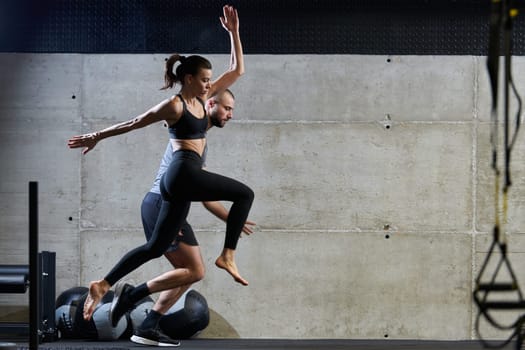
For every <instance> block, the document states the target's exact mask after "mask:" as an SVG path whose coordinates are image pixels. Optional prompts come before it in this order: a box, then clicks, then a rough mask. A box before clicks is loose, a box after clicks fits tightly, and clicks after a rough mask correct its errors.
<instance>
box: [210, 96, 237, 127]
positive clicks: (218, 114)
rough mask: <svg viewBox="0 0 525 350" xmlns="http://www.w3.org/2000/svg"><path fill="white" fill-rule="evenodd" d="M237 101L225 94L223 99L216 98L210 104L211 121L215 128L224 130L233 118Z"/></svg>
mask: <svg viewBox="0 0 525 350" xmlns="http://www.w3.org/2000/svg"><path fill="white" fill-rule="evenodd" d="M234 107H235V100H234V99H233V97H232V96H231V95H230V94H229V93H227V92H225V93H223V94H222V96H221V97H217V98H214V99H213V100H212V101H211V103H210V120H211V124H212V125H213V126H216V127H219V128H222V127H224V125H226V122H228V120H230V119H231V118H232V117H233V109H234Z"/></svg>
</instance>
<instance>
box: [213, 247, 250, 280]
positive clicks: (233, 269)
mask: <svg viewBox="0 0 525 350" xmlns="http://www.w3.org/2000/svg"><path fill="white" fill-rule="evenodd" d="M233 252H234V251H233V250H231V249H225V250H223V252H222V254H221V255H220V256H219V257H218V258H217V260H215V266H217V267H218V268H220V269H224V270H226V271H227V272H228V273H229V274H230V275H232V277H233V279H234V280H235V282H238V283H240V284H242V285H243V286H247V285H248V281H247V280H245V279H244V278H242V277H241V275H240V274H239V270H237V265H236V264H235V261H234V260H233Z"/></svg>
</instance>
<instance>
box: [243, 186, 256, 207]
mask: <svg viewBox="0 0 525 350" xmlns="http://www.w3.org/2000/svg"><path fill="white" fill-rule="evenodd" d="M243 198H244V199H245V200H246V201H247V202H250V203H252V202H253V200H254V198H255V193H254V192H253V190H252V189H251V188H250V187H248V186H244V191H243Z"/></svg>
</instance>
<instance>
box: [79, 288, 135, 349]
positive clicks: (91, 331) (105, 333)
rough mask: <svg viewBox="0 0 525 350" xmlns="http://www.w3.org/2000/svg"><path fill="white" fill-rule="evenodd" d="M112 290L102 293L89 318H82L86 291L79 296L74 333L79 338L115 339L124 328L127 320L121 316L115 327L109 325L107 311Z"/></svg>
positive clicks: (111, 298) (109, 306) (112, 293)
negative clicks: (87, 319) (102, 295)
mask: <svg viewBox="0 0 525 350" xmlns="http://www.w3.org/2000/svg"><path fill="white" fill-rule="evenodd" d="M114 294H115V293H114V292H113V291H109V292H107V293H106V295H104V297H103V298H102V300H101V301H100V303H99V304H98V305H97V306H96V308H95V312H93V316H92V317H91V320H89V321H86V320H84V315H83V309H84V302H85V301H86V298H87V293H86V294H84V295H83V296H82V297H80V299H79V302H78V307H77V312H76V314H75V324H74V328H75V334H76V336H77V338H79V339H97V340H115V339H118V338H119V337H120V336H121V335H122V334H123V333H124V331H125V330H126V328H127V326H128V320H127V318H126V317H122V318H121V319H120V320H119V322H118V324H117V326H116V327H112V326H111V322H110V321H109V311H110V308H111V301H112V300H113V295H114Z"/></svg>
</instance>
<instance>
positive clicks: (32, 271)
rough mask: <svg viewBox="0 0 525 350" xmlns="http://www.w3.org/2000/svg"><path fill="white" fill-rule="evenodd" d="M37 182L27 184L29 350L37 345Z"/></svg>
mask: <svg viewBox="0 0 525 350" xmlns="http://www.w3.org/2000/svg"><path fill="white" fill-rule="evenodd" d="M38 260H39V259H38V182H35V181H31V182H29V349H30V350H36V349H38V343H39V335H38V333H39V324H40V322H39V315H38V314H39V307H38V290H39V286H38V285H39V276H38V273H39V270H40V269H39V261H38Z"/></svg>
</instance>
